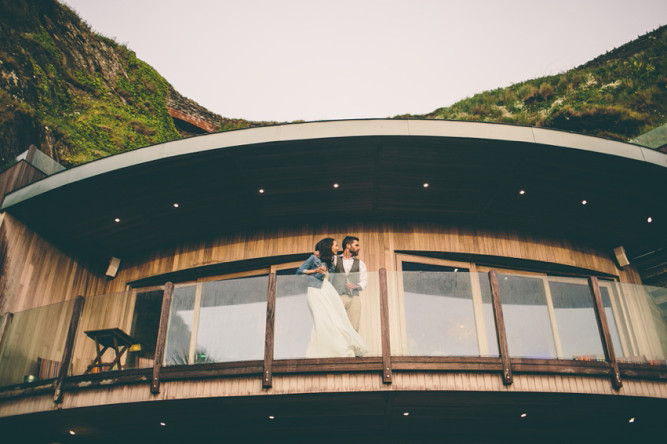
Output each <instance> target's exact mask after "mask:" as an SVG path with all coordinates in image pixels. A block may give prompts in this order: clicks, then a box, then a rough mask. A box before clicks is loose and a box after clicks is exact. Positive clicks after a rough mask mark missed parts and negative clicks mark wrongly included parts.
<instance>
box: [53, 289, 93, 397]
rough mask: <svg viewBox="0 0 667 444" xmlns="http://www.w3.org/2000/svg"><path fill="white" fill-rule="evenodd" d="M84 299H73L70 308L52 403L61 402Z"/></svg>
mask: <svg viewBox="0 0 667 444" xmlns="http://www.w3.org/2000/svg"><path fill="white" fill-rule="evenodd" d="M84 302H85V299H84V298H83V296H77V297H76V299H74V307H72V316H71V318H70V320H69V330H67V339H65V349H64V350H63V358H62V360H61V361H60V370H58V377H57V378H56V382H55V384H54V389H55V390H54V392H53V402H55V403H61V402H62V401H63V381H64V380H65V378H66V377H67V372H68V371H69V366H70V363H71V362H72V353H73V352H74V340H75V339H76V331H77V329H78V328H79V320H80V319H81V313H82V312H83V304H84Z"/></svg>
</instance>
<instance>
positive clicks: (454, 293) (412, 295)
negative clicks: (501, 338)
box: [392, 254, 498, 356]
mask: <svg viewBox="0 0 667 444" xmlns="http://www.w3.org/2000/svg"><path fill="white" fill-rule="evenodd" d="M396 261H397V269H398V270H399V272H398V273H397V279H396V281H397V286H398V293H399V301H401V302H399V305H400V307H399V308H398V310H396V312H397V313H402V315H400V314H399V315H398V316H394V317H393V319H394V321H393V324H394V325H395V326H396V327H399V326H401V327H402V328H399V330H400V331H402V333H401V335H400V338H396V337H395V338H393V339H392V350H393V353H395V354H403V355H412V356H498V342H497V340H496V337H495V322H494V317H493V308H492V305H491V298H490V295H484V293H482V292H481V291H480V287H479V279H478V278H477V273H476V271H475V265H474V264H469V263H464V262H453V261H446V260H441V259H433V258H423V257H417V256H410V255H404V254H397V255H396Z"/></svg>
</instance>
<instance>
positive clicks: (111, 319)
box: [72, 290, 162, 375]
mask: <svg viewBox="0 0 667 444" xmlns="http://www.w3.org/2000/svg"><path fill="white" fill-rule="evenodd" d="M159 293H160V294H162V290H160V291H159ZM134 312H136V310H135V296H134V295H133V294H132V292H122V293H113V294H106V295H99V296H89V297H87V298H86V301H85V303H84V305H83V311H82V313H81V319H80V321H79V327H78V331H77V335H76V341H75V342H74V354H73V355H72V374H74V375H80V374H83V373H86V372H89V373H98V372H101V371H110V370H119V369H126V368H134V367H136V366H137V358H136V353H141V352H142V351H144V350H151V351H150V353H151V357H152V353H153V351H152V349H150V348H149V347H148V345H149V344H144V343H143V342H141V341H139V340H138V339H137V338H135V337H133V336H132V335H131V334H128V333H129V332H131V331H132V330H131V327H132V323H133V322H132V319H133V313H134ZM114 337H115V338H116V342H117V343H118V345H119V349H118V350H119V352H121V353H122V354H121V359H120V367H119V366H118V365H114V366H113V367H111V366H110V365H102V364H111V363H113V361H114V360H115V358H116V356H117V355H116V351H115V350H114V348H113V347H109V348H107V349H106V350H104V344H112V341H113V338H114ZM95 338H97V340H98V342H100V349H99V351H100V352H101V351H104V353H103V354H102V355H101V356H100V359H99V360H98V361H97V362H95V360H96V358H97V357H98V350H97V346H96V343H95ZM126 346H127V348H126ZM130 347H131V349H132V350H136V352H131V351H130ZM152 347H153V348H154V347H155V344H154V343H153V344H152ZM90 365H95V366H94V367H91V368H90V370H89V368H88V367H89V366H90Z"/></svg>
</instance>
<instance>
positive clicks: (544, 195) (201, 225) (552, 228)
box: [7, 122, 667, 262]
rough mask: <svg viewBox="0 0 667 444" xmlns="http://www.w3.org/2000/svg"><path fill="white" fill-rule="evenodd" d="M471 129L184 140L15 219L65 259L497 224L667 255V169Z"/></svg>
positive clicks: (21, 208) (29, 202) (39, 198)
mask: <svg viewBox="0 0 667 444" xmlns="http://www.w3.org/2000/svg"><path fill="white" fill-rule="evenodd" d="M334 123H335V122H334ZM445 123H451V122H445ZM459 124H460V122H459ZM305 125H312V124H305ZM474 125H477V126H473V127H471V131H470V132H469V134H465V135H463V136H462V135H458V136H456V137H454V136H447V135H444V136H439V135H437V136H434V135H428V134H425V135H420V134H414V135H409V134H387V135H382V134H376V135H345V134H343V135H341V136H340V137H334V136H328V137H322V138H301V139H298V140H284V138H283V139H280V138H276V139H275V140H272V139H271V138H270V137H269V138H268V139H262V140H261V141H260V142H259V143H240V144H235V145H234V144H232V146H225V147H220V148H219V149H217V148H215V146H214V147H213V148H211V147H210V146H209V145H210V144H211V142H210V140H211V139H207V138H211V137H221V136H224V134H214V135H205V136H200V137H195V138H191V139H186V140H184V141H180V142H183V143H187V144H188V146H189V147H192V146H195V148H196V146H197V144H201V145H202V146H208V148H206V149H203V150H197V149H192V148H190V149H188V150H185V151H184V154H176V155H170V156H162V157H160V156H156V157H155V158H154V159H151V160H150V161H143V162H140V163H136V164H131V163H130V164H129V165H127V166H123V167H122V168H115V169H110V170H108V171H106V172H104V171H102V172H100V173H97V174H92V175H88V176H86V177H85V178H83V179H81V180H77V181H72V182H70V183H64V184H62V185H60V186H57V187H53V188H52V189H48V190H46V191H43V192H39V193H34V196H32V197H30V198H26V199H24V200H22V201H18V202H16V203H13V204H11V206H9V208H7V211H9V212H10V213H12V214H13V215H15V216H16V217H18V218H19V219H20V220H22V221H23V222H24V223H26V224H27V225H28V226H30V227H32V228H33V229H34V230H36V231H37V232H39V233H40V234H42V235H44V236H45V237H46V238H47V239H49V240H51V241H52V242H54V243H55V244H56V245H58V246H59V247H61V248H63V249H64V250H66V251H69V252H71V253H73V254H76V255H81V256H88V257H92V258H99V259H104V260H106V259H108V258H109V257H110V256H118V257H128V256H131V255H134V254H138V253H140V252H143V251H148V250H151V249H155V248H161V247H168V246H173V245H175V244H176V243H178V242H181V241H187V240H195V239H200V238H204V237H207V236H211V235H216V234H219V233H223V232H228V231H234V230H250V229H255V228H262V227H267V226H268V227H271V226H277V225H300V224H305V223H308V224H316V223H320V222H326V221H340V220H347V221H350V222H362V221H433V222H438V223H442V224H446V225H449V224H455V225H475V226H479V227H497V228H500V229H510V230H519V231H526V232H530V233H535V234H542V235H547V236H551V235H553V236H567V237H568V238H570V239H573V240H577V241H582V242H584V243H586V244H590V245H596V246H602V247H604V248H613V247H616V246H619V245H623V246H624V247H625V248H626V250H627V251H628V254H629V255H634V256H639V255H641V254H645V253H646V252H649V251H656V250H660V251H663V250H664V249H665V240H666V235H665V233H666V230H665V220H667V208H666V207H667V206H666V205H665V198H664V191H665V189H666V186H665V185H667V173H666V172H667V168H664V167H663V166H660V165H658V164H656V163H651V162H644V161H638V160H633V159H630V158H628V157H623V156H618V155H609V154H603V153H600V152H596V151H592V150H587V149H574V148H566V147H562V146H554V145H552V144H546V143H535V142H528V141H526V140H521V139H517V140H511V138H509V139H508V138H506V137H505V138H493V137H488V136H484V137H481V136H480V137H479V138H477V137H476V133H475V129H476V128H479V125H483V124H474ZM258 130H261V128H260V129H251V130H244V131H258ZM543 131H546V130H543ZM579 137H583V136H579ZM216 140H217V139H216ZM596 140H598V139H596ZM603 142H605V141H603ZM176 143H179V142H176ZM609 143H616V142H609ZM154 149H157V147H148V148H143V149H142V150H154ZM186 151H187V152H186ZM145 152H148V153H150V151H145ZM129 154H132V153H126V154H121V155H119V156H117V157H118V158H119V159H121V160H122V156H128V155H129ZM111 160H113V159H111ZM111 160H109V161H111ZM98 162H100V161H98ZM93 166H94V165H93ZM79 168H82V167H79ZM75 170H76V169H73V170H70V172H75ZM66 173H67V172H66ZM61 174H62V173H61ZM425 183H428V187H424V184H425ZM334 184H338V185H339V186H338V187H337V188H335V187H334ZM35 185H37V184H35ZM33 186H34V185H33ZM260 189H263V190H264V193H260V192H259V190H260ZM520 190H525V194H523V195H522V194H520V193H519V192H520ZM19 191H21V190H19ZM582 200H586V201H587V204H586V205H582ZM174 203H178V205H179V207H178V208H175V207H174V206H173V204H174ZM649 216H650V217H652V219H653V222H652V223H647V218H648V217H649ZM115 218H118V219H120V222H114V219H115ZM661 249H662V250H661ZM663 262H664V254H663Z"/></svg>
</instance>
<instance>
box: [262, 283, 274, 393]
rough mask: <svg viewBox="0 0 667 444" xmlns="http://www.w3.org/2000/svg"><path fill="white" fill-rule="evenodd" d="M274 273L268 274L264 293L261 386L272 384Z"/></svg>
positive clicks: (268, 386)
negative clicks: (264, 328) (264, 316)
mask: <svg viewBox="0 0 667 444" xmlns="http://www.w3.org/2000/svg"><path fill="white" fill-rule="evenodd" d="M275 318H276V273H275V272H273V273H271V274H269V288H268V290H267V294H266V335H265V337H264V372H263V373H262V387H263V388H271V386H272V384H273V344H274V338H275V323H276V319H275Z"/></svg>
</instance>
